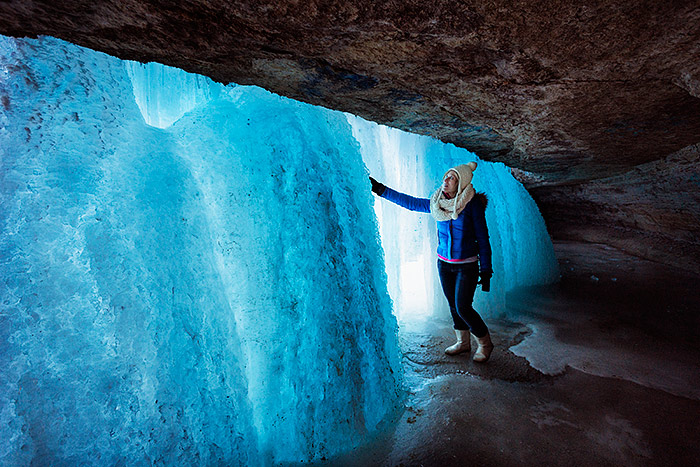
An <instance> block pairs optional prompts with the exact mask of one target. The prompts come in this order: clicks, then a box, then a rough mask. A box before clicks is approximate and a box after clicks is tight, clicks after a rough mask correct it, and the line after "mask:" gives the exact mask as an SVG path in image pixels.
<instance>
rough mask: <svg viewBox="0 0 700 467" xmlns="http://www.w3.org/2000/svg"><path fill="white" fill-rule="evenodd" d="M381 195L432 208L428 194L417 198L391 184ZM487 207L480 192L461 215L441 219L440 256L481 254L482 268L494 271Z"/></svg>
mask: <svg viewBox="0 0 700 467" xmlns="http://www.w3.org/2000/svg"><path fill="white" fill-rule="evenodd" d="M381 196H382V198H385V199H387V200H389V201H391V202H392V203H395V204H398V205H399V206H401V207H403V208H406V209H408V210H410V211H417V212H426V213H429V212H430V200H429V199H428V198H414V197H413V196H409V195H405V194H403V193H399V192H398V191H396V190H392V189H391V188H389V187H387V188H386V190H384V193H382V195H381ZM485 209H486V196H485V195H482V194H480V193H479V194H477V195H476V196H474V197H473V198H472V200H471V201H469V202H468V203H467V205H466V206H465V207H464V210H463V211H462V212H461V213H460V214H459V217H457V219H455V220H449V221H438V223H437V231H438V249H437V253H438V256H441V257H442V258H445V259H448V260H451V259H454V260H458V259H467V258H470V257H472V256H476V255H477V254H478V255H479V263H480V269H481V271H482V272H484V271H492V267H491V244H490V243H489V230H488V228H487V227H486V215H485Z"/></svg>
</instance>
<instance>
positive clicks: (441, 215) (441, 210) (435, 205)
mask: <svg viewBox="0 0 700 467" xmlns="http://www.w3.org/2000/svg"><path fill="white" fill-rule="evenodd" d="M473 197H474V186H473V185H472V184H471V183H470V184H469V185H467V186H466V187H464V188H462V189H461V190H460V191H458V192H457V195H456V196H455V197H454V198H452V199H447V198H445V194H444V193H443V192H442V187H440V188H438V189H437V191H436V192H435V193H433V195H432V196H431V197H430V214H431V215H432V216H433V217H434V218H435V220H437V221H449V220H450V219H452V220H454V219H457V218H458V217H459V215H460V214H461V213H462V211H463V210H464V207H465V206H466V205H467V203H468V202H469V201H471V200H472V198H473Z"/></svg>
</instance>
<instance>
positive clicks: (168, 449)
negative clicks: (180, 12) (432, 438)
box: [0, 38, 401, 465]
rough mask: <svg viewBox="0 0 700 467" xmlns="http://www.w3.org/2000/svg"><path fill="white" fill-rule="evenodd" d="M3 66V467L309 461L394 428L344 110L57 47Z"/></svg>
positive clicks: (385, 335)
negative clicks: (385, 426) (386, 425)
mask: <svg viewBox="0 0 700 467" xmlns="http://www.w3.org/2000/svg"><path fill="white" fill-rule="evenodd" d="M0 67H1V68H0V80H1V81H0V82H1V85H0V86H1V87H0V92H1V94H2V95H1V96H0V98H1V103H2V105H3V107H2V111H1V113H0V118H1V119H2V120H1V121H0V125H1V130H0V157H1V158H2V159H1V161H0V187H1V192H0V220H1V222H2V227H1V228H2V230H1V232H2V233H1V235H0V277H1V278H2V281H1V282H0V287H2V288H1V289H0V293H1V297H0V440H2V441H0V464H2V465H28V464H30V463H35V464H38V465H48V464H54V465H60V464H68V465H77V464H101V465H142V464H167V465H193V464H206V465H209V464H218V463H222V464H227V465H229V464H230V465H236V464H245V465H259V464H267V463H271V462H285V461H303V460H309V459H312V458H319V457H321V456H329V455H332V454H334V453H337V452H339V451H341V450H344V449H349V448H351V447H353V446H355V445H357V444H359V443H361V442H363V441H365V440H366V439H367V438H368V436H369V435H371V433H372V432H373V431H374V430H376V429H377V427H378V426H379V425H380V424H381V423H382V421H383V420H386V419H387V418H390V417H391V415H392V414H393V411H394V410H395V407H396V405H397V403H398V401H399V399H400V391H399V387H400V382H401V381H400V380H401V376H400V368H399V365H398V362H399V360H398V346H397V343H396V322H395V319H394V317H393V316H392V314H391V305H390V299H389V296H388V294H387V291H386V277H385V273H384V270H383V263H382V252H381V248H380V246H379V244H378V241H377V237H378V235H377V227H376V221H375V218H374V215H373V211H372V202H373V201H372V197H371V193H370V192H369V189H368V185H367V180H366V172H365V169H364V166H363V163H362V159H361V156H360V153H359V148H358V146H357V143H356V142H355V140H354V139H353V138H352V132H351V128H350V126H349V124H348V122H347V120H346V119H345V117H344V116H343V115H342V114H339V113H336V112H330V111H327V110H324V109H318V108H313V107H311V106H307V105H302V104H299V103H295V102H293V101H289V100H286V99H282V98H279V97H276V96H273V95H271V94H269V93H266V92H263V91H261V90H256V89H251V88H239V87H228V88H224V87H223V86H219V85H216V84H214V83H211V82H207V81H201V80H198V79H194V80H193V79H189V78H186V77H185V78H183V75H182V72H179V71H172V72H168V71H163V70H160V71H159V70H150V72H148V73H146V72H145V71H147V69H145V68H139V67H135V66H133V65H127V64H126V63H125V62H122V61H120V60H117V59H115V58H111V57H108V56H106V55H103V54H100V53H96V52H92V51H89V50H86V49H82V48H80V47H77V46H73V45H70V44H67V43H65V42H61V41H58V40H55V39H51V38H40V39H38V40H14V39H9V38H2V39H1V40H0ZM154 75H156V76H157V77H158V78H157V79H158V80H159V86H162V87H164V88H166V89H160V88H159V87H157V86H156V87H155V88H154V87H153V83H152V80H153V76H154ZM130 76H131V78H130ZM132 79H133V84H134V85H133V88H132ZM183 79H184V81H183ZM173 86H177V89H178V91H179V92H180V93H182V94H183V97H182V99H181V100H180V101H179V102H176V103H173V102H170V104H167V103H164V101H167V100H168V99H171V98H170V97H168V96H169V95H170V96H172V94H169V91H168V89H170V88H172V87H173ZM214 88H216V89H214ZM149 89H150V91H149ZM212 89H214V91H212ZM135 93H136V95H137V96H136V97H137V98H138V99H139V104H140V105H141V108H142V109H145V110H144V114H145V115H146V117H145V119H146V121H149V122H151V123H153V124H154V125H156V126H161V127H167V128H166V129H160V128H154V127H152V126H149V125H147V124H146V123H145V122H144V117H142V113H141V111H140V110H139V106H138V105H137V102H136V98H135ZM139 96H140V97H139ZM183 103H185V104H183ZM166 104H167V105H166ZM178 118H179V119H178ZM176 119H177V121H175V120H176ZM172 122H174V123H173V124H172V125H170V123H172Z"/></svg>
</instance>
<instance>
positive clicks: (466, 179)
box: [445, 162, 476, 193]
mask: <svg viewBox="0 0 700 467" xmlns="http://www.w3.org/2000/svg"><path fill="white" fill-rule="evenodd" d="M450 170H452V171H454V172H457V175H458V176H459V186H458V187H457V193H459V192H461V191H462V190H463V189H465V188H466V187H467V186H468V185H469V184H470V183H471V182H472V178H473V177H474V171H475V170H476V162H468V163H466V164H460V165H458V166H457V167H452V168H451V169H450ZM450 170H448V171H447V172H449V171H450ZM447 172H445V175H447Z"/></svg>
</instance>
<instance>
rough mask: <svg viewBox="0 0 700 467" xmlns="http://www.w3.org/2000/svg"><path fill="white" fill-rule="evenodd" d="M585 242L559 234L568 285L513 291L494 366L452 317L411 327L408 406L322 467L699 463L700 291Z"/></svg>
mask: <svg viewBox="0 0 700 467" xmlns="http://www.w3.org/2000/svg"><path fill="white" fill-rule="evenodd" d="M587 247H588V248H590V245H589V246H587ZM598 247H601V246H598ZM601 248H602V247H601ZM588 251H589V252H590V250H588ZM579 253H580V248H579V247H577V246H575V245H568V244H567V245H557V255H558V258H559V261H560V264H561V266H562V274H563V277H562V281H561V283H560V284H559V285H557V286H553V287H549V288H531V289H523V290H519V291H517V292H513V293H511V294H510V295H509V297H508V308H509V310H508V317H509V320H507V321H506V320H499V321H494V320H487V323H488V324H489V327H490V329H491V333H492V337H493V340H494V344H495V345H496V348H495V351H494V353H493V355H492V358H491V360H490V361H489V362H488V363H486V364H476V363H474V362H472V361H471V357H470V356H469V357H468V356H457V357H448V356H446V355H445V354H444V353H443V350H444V348H445V347H446V346H448V345H450V344H451V343H452V340H453V334H452V329H451V326H450V323H449V322H447V321H444V322H437V321H431V322H423V323H410V324H405V323H404V324H402V326H401V331H400V340H401V347H402V350H403V352H404V369H405V374H406V381H407V386H408V396H407V399H406V401H405V407H406V409H405V411H404V412H403V413H402V415H401V416H400V418H399V419H398V421H397V422H396V423H395V424H394V425H392V427H391V428H390V429H389V430H388V431H387V432H386V433H384V435H383V436H381V437H380V438H379V439H378V440H377V441H375V442H374V443H373V444H372V445H371V446H365V447H363V448H361V449H357V450H355V451H353V452H351V453H349V454H348V455H345V456H342V457H340V458H336V459H331V460H328V461H325V462H323V463H322V464H324V465H348V466H351V465H352V466H355V465H382V466H453V465H454V466H458V465H459V466H469V465H481V466H488V465H506V466H514V465H523V466H530V465H533V466H534V465H547V466H558V465H563V466H564V465H565V466H574V465H575V466H587V465H590V466H599V465H626V466H630V465H631V466H636V465H640V466H647V465H650V466H651V465H665V466H667V465H674V466H686V465H687V466H691V465H693V466H694V465H698V459H700V427H699V424H700V346H699V345H698V339H697V337H698V334H699V333H698V321H697V320H698V318H697V316H694V315H696V314H697V313H696V312H695V311H696V310H698V309H700V307H698V304H700V301H696V300H697V296H696V295H693V293H694V292H691V291H689V292H688V293H685V294H683V292H682V289H683V288H684V287H685V288H686V289H687V288H688V286H687V284H685V283H683V282H681V283H678V282H677V281H676V279H674V277H669V276H668V275H669V274H670V275H671V276H673V274H674V272H673V271H667V273H668V274H666V276H664V268H659V267H658V265H653V264H652V265H649V264H643V263H645V262H644V261H643V260H637V259H635V258H624V257H620V258H618V259H620V261H621V262H620V263H618V262H616V261H612V262H610V261H607V262H606V264H608V266H607V267H601V266H600V264H598V265H596V264H595V262H596V261H598V260H599V259H600V257H595V256H594V257H590V258H588V259H586V260H585V261H582V260H581V258H577V257H576V256H577V255H578V254H579ZM601 253H605V254H608V255H613V256H614V255H620V252H617V251H608V249H607V248H604V251H602V252H601ZM596 258H598V259H596ZM584 263H586V264H584ZM636 263H639V264H636ZM611 264H612V266H610V265H611ZM572 265H575V266H572ZM645 267H648V268H651V269H652V270H653V272H649V271H647V270H646V269H644V268H645ZM564 268H566V269H567V270H566V271H565V270H564ZM620 268H622V269H620ZM588 269H590V271H589V270H588ZM625 270H626V271H627V274H625ZM591 271H593V272H595V273H596V274H598V275H597V276H595V277H594V278H591V275H593V274H592V273H591ZM640 271H641V273H640ZM644 271H646V273H647V274H646V276H644V277H646V279H639V278H640V277H643V274H644ZM662 276H663V277H662ZM613 278H615V280H613ZM645 281H646V284H645V283H644V282H645ZM664 281H666V282H664ZM659 284H663V285H664V288H663V290H662V291H656V292H653V293H650V294H649V296H648V297H647V298H646V299H644V297H645V296H646V295H645V293H646V292H648V291H649V290H650V288H654V287H656V286H658V285H659ZM679 293H680V294H681V295H679ZM639 295H641V296H642V297H641V298H640V297H639ZM652 295H653V296H654V297H652ZM659 306H662V308H659ZM664 307H668V309H666V308H664ZM659 316H662V317H664V320H663V323H661V324H660V323H659V319H658V317H659ZM675 331H678V332H675ZM473 346H474V343H473Z"/></svg>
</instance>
